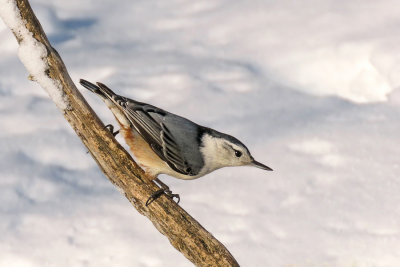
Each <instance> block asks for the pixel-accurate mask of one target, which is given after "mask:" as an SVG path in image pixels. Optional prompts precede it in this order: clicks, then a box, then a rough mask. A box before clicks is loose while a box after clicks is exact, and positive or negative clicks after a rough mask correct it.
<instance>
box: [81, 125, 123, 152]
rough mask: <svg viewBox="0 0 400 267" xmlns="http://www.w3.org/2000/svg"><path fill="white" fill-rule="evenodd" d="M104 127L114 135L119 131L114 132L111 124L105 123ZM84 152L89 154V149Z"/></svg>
mask: <svg viewBox="0 0 400 267" xmlns="http://www.w3.org/2000/svg"><path fill="white" fill-rule="evenodd" d="M104 128H106V129H107V130H109V131H110V133H111V134H112V135H113V136H114V137H115V136H116V135H117V134H118V133H119V130H118V131H115V132H114V126H113V125H112V124H108V125H106V126H105V127H104ZM86 154H89V151H86Z"/></svg>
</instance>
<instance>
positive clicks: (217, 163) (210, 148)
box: [201, 130, 272, 171]
mask: <svg viewBox="0 0 400 267" xmlns="http://www.w3.org/2000/svg"><path fill="white" fill-rule="evenodd" d="M201 152H202V154H203V157H204V159H205V164H206V166H207V165H208V166H209V167H210V168H211V169H218V168H222V167H228V166H253V167H257V168H260V169H263V170H267V171H272V169H271V168H270V167H268V166H266V165H264V164H262V163H260V162H258V161H256V160H255V159H254V158H253V156H252V155H251V154H250V151H249V150H248V148H247V147H246V146H245V145H244V144H243V143H242V142H240V141H239V140H238V139H236V138H235V137H233V136H230V135H227V134H223V133H220V132H217V131H214V130H213V131H212V132H210V133H206V134H204V135H203V138H202V149H201Z"/></svg>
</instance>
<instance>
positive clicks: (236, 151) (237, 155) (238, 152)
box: [235, 150, 242, 158]
mask: <svg viewBox="0 0 400 267" xmlns="http://www.w3.org/2000/svg"><path fill="white" fill-rule="evenodd" d="M235 156H236V157H238V158H240V156H242V152H240V151H238V150H235Z"/></svg>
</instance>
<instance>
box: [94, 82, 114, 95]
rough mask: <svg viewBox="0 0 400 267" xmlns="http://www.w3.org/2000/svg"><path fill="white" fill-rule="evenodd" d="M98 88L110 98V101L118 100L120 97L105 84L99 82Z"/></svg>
mask: <svg viewBox="0 0 400 267" xmlns="http://www.w3.org/2000/svg"><path fill="white" fill-rule="evenodd" d="M97 85H98V88H99V89H100V91H101V92H102V93H103V94H104V95H106V96H107V97H108V98H110V99H116V98H118V97H119V95H117V94H116V93H114V92H113V90H111V89H110V88H108V87H107V86H106V85H105V84H102V83H99V82H97Z"/></svg>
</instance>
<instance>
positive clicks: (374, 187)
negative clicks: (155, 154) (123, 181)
mask: <svg viewBox="0 0 400 267" xmlns="http://www.w3.org/2000/svg"><path fill="white" fill-rule="evenodd" d="M4 3H6V2H5V1H4V0H3V1H1V5H0V8H1V9H2V10H4V8H6V7H5V6H4V5H3V4H4ZM31 4H32V6H33V9H34V11H35V12H36V14H37V16H38V18H39V20H40V21H41V23H42V25H43V28H44V30H45V31H46V33H48V36H49V38H50V41H51V42H52V44H53V45H54V46H55V48H56V49H57V50H58V51H59V52H60V54H61V56H62V58H63V60H64V62H65V63H66V66H68V69H69V71H70V74H71V75H72V78H73V80H74V81H75V82H78V80H79V78H85V79H87V80H90V81H101V82H103V83H105V84H107V85H109V86H110V87H111V88H112V89H113V90H115V91H116V92H118V93H120V94H122V95H125V96H128V97H130V98H133V99H137V100H139V101H144V102H149V103H152V104H154V105H157V106H160V107H161V108H164V109H166V110H169V111H171V112H174V113H177V114H179V115H182V116H185V117H187V118H189V119H191V120H193V121H195V122H198V123H200V124H203V125H206V126H209V127H212V128H215V129H217V130H219V131H223V132H226V133H229V134H232V135H234V136H235V137H237V138H238V139H240V140H241V141H243V142H244V143H245V144H246V145H247V146H248V148H249V149H250V151H251V152H252V154H253V155H254V157H255V158H256V159H257V160H258V161H260V162H262V163H265V164H266V165H268V166H270V167H272V168H273V169H274V172H265V171H262V170H260V169H256V168H250V167H238V168H224V169H221V170H218V171H216V172H214V173H211V174H209V175H207V176H205V177H204V178H200V179H197V180H192V181H181V180H177V179H174V178H170V177H166V176H163V177H161V180H163V181H164V182H165V183H166V184H168V185H169V186H170V187H171V189H172V190H173V191H174V192H175V193H179V194H180V196H181V203H180V205H182V207H183V208H184V209H185V210H187V211H188V212H189V213H190V214H191V215H193V216H194V217H195V218H196V219H198V220H199V222H200V223H201V224H202V225H203V226H204V227H205V228H206V229H208V230H210V231H211V233H213V235H214V236H215V237H216V238H218V239H219V240H220V241H222V242H223V243H224V244H225V245H226V246H227V248H228V249H229V250H230V251H231V252H232V254H233V255H234V256H235V258H236V259H237V260H238V261H239V263H240V264H241V266H282V267H283V266H295V267H313V266H315V267H317V266H318V267H319V266H324V267H331V266H335V267H336V266H339V267H373V266H374V267H375V266H378V267H397V266H399V262H400V205H399V203H400V194H399V192H400V179H399V177H400V163H399V159H400V150H399V149H398V145H399V143H400V135H399V132H400V90H399V87H400V75H399V73H400V46H399V43H400V20H399V18H400V9H399V8H396V7H397V6H398V1H394V0H385V1H374V0H365V1H356V0H349V1H333V0H318V1H317V0H305V1H272V0H248V1H239V0H230V1H227V0H204V1H189V0H168V1H165V0H154V1H137V0H135V1H132V0H120V1H118V4H116V3H115V1H111V0H107V1H77V0H70V1H62V0H53V1H48V0H32V1H31ZM7 12H8V11H7ZM2 15H4V12H2ZM8 23H11V22H8ZM0 38H1V40H2V42H1V43H0V54H1V55H2V56H1V57H0V73H1V79H0V122H1V126H2V130H1V131H0V151H1V153H0V177H1V179H0V237H1V238H0V266H1V267H9V266H34V267H36V266H38V267H39V266H61V267H63V266H78V267H79V266H96V267H97V266H100V267H101V266H192V265H191V263H190V262H189V261H188V260H186V259H185V258H184V257H183V256H182V255H181V254H180V253H179V252H177V251H176V250H175V249H173V248H172V247H171V245H170V244H169V242H168V240H167V239H166V238H165V237H164V236H162V235H161V234H160V233H158V232H157V230H156V229H155V228H154V226H153V225H152V224H151V222H149V221H148V220H147V219H146V218H144V217H143V216H141V215H140V214H138V213H137V212H136V211H135V210H134V209H133V208H132V206H131V205H130V204H129V202H128V201H127V200H126V199H125V198H124V196H122V195H121V194H120V193H119V192H118V190H117V188H115V187H114V186H113V185H112V184H111V183H110V182H109V181H108V180H107V179H106V178H104V177H103V175H102V173H101V172H100V170H99V169H98V167H97V165H96V164H95V162H94V161H93V159H92V158H91V156H90V155H88V154H86V149H85V148H84V147H83V145H82V144H81V142H80V140H79V138H78V137H76V135H75V133H73V131H72V130H71V129H70V127H69V126H68V125H67V123H66V122H65V119H64V118H63V117H62V116H61V115H60V114H59V112H58V110H57V109H56V108H55V106H54V105H53V103H52V101H50V100H49V99H48V97H47V96H46V94H45V93H44V91H43V90H42V89H41V88H40V86H39V85H37V84H36V83H32V82H30V81H28V80H27V79H26V78H25V77H26V70H25V68H24V66H23V65H22V64H21V63H20V62H19V60H18V58H17V57H16V56H15V55H16V51H17V49H18V45H17V43H16V41H15V38H14V37H13V35H12V34H11V32H10V31H9V29H8V28H7V27H6V26H5V25H2V24H0ZM37 50H38V51H39V50H40V49H37ZM40 55H41V56H42V54H40ZM40 68H43V66H40ZM81 90H82V93H83V94H84V96H85V97H86V98H87V100H88V101H89V102H90V104H91V106H92V107H93V108H94V110H95V111H96V112H98V114H99V115H100V116H101V118H102V119H103V120H104V122H105V123H113V124H115V120H114V118H113V116H112V114H111V113H110V112H109V110H108V109H107V108H106V107H105V105H104V103H103V102H102V101H101V100H100V99H99V98H98V97H97V96H95V95H93V94H92V93H91V92H89V91H87V90H85V89H83V88H82V89H81ZM117 137H118V138H117V139H118V140H120V141H121V142H123V140H121V137H119V136H117Z"/></svg>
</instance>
